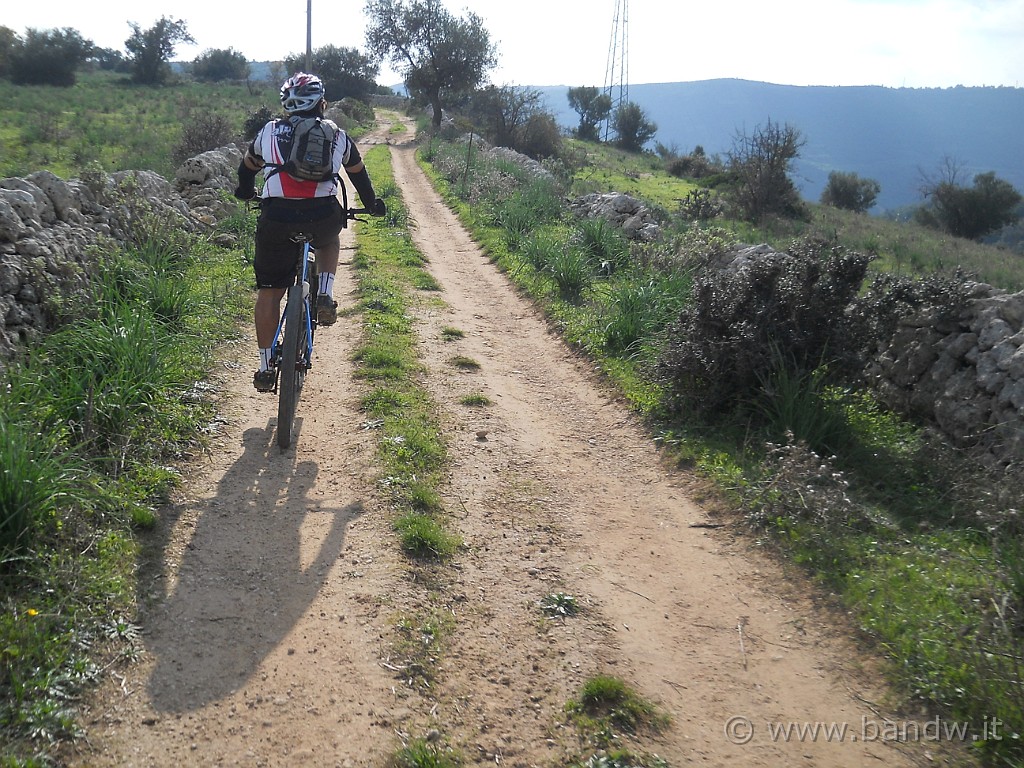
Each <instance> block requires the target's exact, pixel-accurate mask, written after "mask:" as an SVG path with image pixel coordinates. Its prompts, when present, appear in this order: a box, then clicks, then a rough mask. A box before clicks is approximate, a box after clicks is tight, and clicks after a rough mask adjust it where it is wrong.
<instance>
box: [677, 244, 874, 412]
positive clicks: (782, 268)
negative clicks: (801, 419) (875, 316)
mask: <svg viewBox="0 0 1024 768" xmlns="http://www.w3.org/2000/svg"><path fill="white" fill-rule="evenodd" d="M869 261H870V259H869V257H867V256H864V255H861V254H858V253H854V252H847V251H845V250H844V249H842V248H840V247H839V246H836V245H834V244H830V243H824V242H807V243H803V244H794V246H792V247H791V249H790V251H789V252H788V253H771V254H767V255H765V256H762V257H760V258H758V259H757V260H755V261H752V262H750V263H749V264H748V265H747V266H745V267H743V268H741V269H738V270H735V271H714V270H705V271H704V273H703V274H701V275H700V276H699V277H698V278H697V279H696V280H695V281H694V286H693V295H692V298H691V302H690V305H689V306H687V307H686V308H685V309H684V310H683V311H682V313H681V314H680V317H679V319H678V321H677V322H676V323H675V324H674V325H673V326H672V327H671V328H670V330H669V341H668V345H667V348H666V351H665V353H664V354H663V356H662V359H661V361H660V363H659V370H660V371H661V373H662V375H663V376H664V378H665V381H666V384H667V387H668V392H669V399H670V405H671V406H672V407H674V408H680V407H683V406H684V405H685V406H686V407H689V408H695V409H697V410H699V411H702V412H705V413H707V414H712V413H720V412H725V411H730V410H733V409H734V408H736V407H737V406H739V405H741V404H744V403H748V402H750V400H751V399H752V398H753V397H754V396H755V395H756V393H757V392H758V391H759V390H761V389H762V387H763V382H765V381H767V380H769V379H770V377H771V375H772V373H773V371H775V370H777V367H778V361H777V359H778V358H779V357H780V356H781V358H782V359H783V360H785V361H786V364H787V366H789V367H790V369H791V370H793V371H795V372H805V371H813V370H815V369H816V368H818V367H820V366H821V365H822V364H824V363H827V362H828V363H834V364H835V370H837V371H842V372H846V371H849V370H851V369H855V370H860V367H862V366H861V365H860V364H859V361H858V360H857V359H853V358H856V355H857V352H858V351H859V349H858V347H859V345H851V344H850V343H849V342H850V336H851V325H850V322H849V320H848V319H847V317H846V308H847V307H848V306H849V305H850V303H851V302H852V301H853V299H854V297H855V296H856V295H857V292H858V290H859V289H860V287H861V284H862V283H863V281H864V275H865V273H866V271H867V265H868V262H869Z"/></svg>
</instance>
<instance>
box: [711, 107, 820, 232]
mask: <svg viewBox="0 0 1024 768" xmlns="http://www.w3.org/2000/svg"><path fill="white" fill-rule="evenodd" d="M805 143H806V140H805V139H804V137H803V134H801V133H800V131H799V130H797V129H796V128H794V127H793V126H791V125H789V124H788V123H787V124H785V125H779V124H778V123H773V122H772V121H771V119H770V118H769V120H768V123H767V125H765V126H763V127H762V126H760V125H759V126H757V127H756V128H754V131H753V133H751V134H749V135H747V134H740V133H737V134H736V136H735V137H734V138H733V146H732V150H731V151H730V152H729V153H728V160H729V169H730V171H731V172H732V173H733V175H734V177H735V179H736V182H735V187H734V188H733V190H732V193H731V197H732V200H733V202H734V203H735V204H736V205H737V207H738V208H739V209H740V211H741V212H742V214H743V215H744V216H745V217H746V218H747V219H749V220H750V221H760V220H761V219H763V218H764V217H765V216H769V215H773V214H774V215H783V216H795V215H799V214H800V212H801V204H800V195H799V193H798V192H797V189H796V187H795V186H794V184H793V181H792V180H791V179H790V178H789V171H790V167H791V165H792V163H793V161H794V160H795V159H796V158H797V157H799V156H800V149H801V148H802V147H803V146H804V144H805Z"/></svg>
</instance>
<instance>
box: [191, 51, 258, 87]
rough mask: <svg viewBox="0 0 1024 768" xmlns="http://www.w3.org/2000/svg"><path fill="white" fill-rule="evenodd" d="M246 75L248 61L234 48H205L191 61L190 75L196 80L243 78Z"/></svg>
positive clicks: (247, 74)
mask: <svg viewBox="0 0 1024 768" xmlns="http://www.w3.org/2000/svg"><path fill="white" fill-rule="evenodd" d="M248 76H249V61H248V59H246V58H245V54H243V53H241V52H239V51H236V50H235V49H234V48H218V49H211V50H206V51H203V52H202V53H201V54H200V55H199V56H197V57H196V58H195V59H194V60H193V62H192V77H194V78H195V79H196V80H205V81H213V82H216V81H219V80H244V79H245V78H247V77H248Z"/></svg>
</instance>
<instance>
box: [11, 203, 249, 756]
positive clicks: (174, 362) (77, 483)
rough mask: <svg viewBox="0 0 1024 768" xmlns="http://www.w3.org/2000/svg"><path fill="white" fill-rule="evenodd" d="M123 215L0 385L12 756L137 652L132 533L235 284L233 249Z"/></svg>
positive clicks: (48, 740) (46, 740)
mask: <svg viewBox="0 0 1024 768" xmlns="http://www.w3.org/2000/svg"><path fill="white" fill-rule="evenodd" d="M236 225H238V226H241V225H242V224H241V223H240V222H228V223H226V225H225V226H226V227H233V226H236ZM134 226H135V232H134V236H133V240H134V243H135V244H134V245H132V246H130V247H127V248H125V249H114V248H98V249H97V250H96V251H95V252H94V254H93V255H94V261H95V264H96V275H95V278H94V280H93V281H92V283H91V285H92V286H93V288H92V294H91V295H90V296H88V297H85V298H84V299H83V300H82V301H81V302H69V303H65V304H63V305H61V304H59V303H54V305H53V307H52V309H53V311H55V312H58V313H59V319H58V329H57V331H56V332H55V333H53V334H51V335H50V336H48V337H47V338H45V339H44V340H43V341H42V342H41V343H40V344H38V345H37V346H36V348H34V349H33V350H32V351H31V352H30V353H28V354H26V355H25V356H24V357H23V358H21V359H20V360H17V361H15V362H14V363H13V364H12V365H11V366H10V367H9V368H8V369H7V370H6V371H5V373H4V376H3V378H4V381H3V384H4V386H3V388H2V389H0V424H2V425H3V426H2V427H0V468H2V472H0V478H2V480H0V521H2V522H0V742H2V743H3V745H4V746H3V748H2V750H0V760H4V761H12V764H16V763H17V761H18V760H20V759H25V758H28V757H29V756H30V755H34V756H36V758H37V759H39V760H42V761H45V759H46V755H47V752H48V750H49V749H50V745H52V744H56V743H57V742H59V741H61V740H65V739H68V738H71V737H73V736H74V735H75V734H76V733H77V727H76V725H75V721H74V715H73V706H74V702H75V700H76V697H77V695H78V694H79V693H80V692H81V691H82V689H83V688H84V687H85V686H87V685H88V684H89V683H90V682H91V681H93V680H94V679H95V678H96V675H97V674H98V672H99V668H100V664H101V663H102V662H103V661H104V660H105V659H114V658H117V657H119V656H132V655H134V654H135V653H136V652H137V651H138V647H137V640H138V637H137V630H136V628H135V627H134V626H133V625H132V623H131V622H132V618H133V616H134V615H135V606H134V599H135V598H134V595H135V563H136V557H137V555H138V553H139V543H138V541H137V532H138V530H139V529H140V528H146V527H148V526H150V525H152V524H153V522H154V520H155V510H156V508H157V507H159V506H160V505H161V504H163V503H165V502H166V500H167V497H168V493H169V491H170V489H171V488H173V487H174V486H175V485H176V484H177V482H178V475H177V473H176V472H175V471H174V470H173V469H172V468H170V465H171V464H172V463H173V462H175V461H176V460H178V459H180V458H182V456H183V455H184V454H185V453H190V452H192V451H194V450H195V447H196V443H197V442H198V440H199V435H200V434H201V433H202V431H203V429H204V427H205V426H206V424H207V423H208V421H209V419H210V417H211V415H212V405H211V404H210V403H209V402H207V401H206V400H205V399H204V398H203V396H202V394H201V393H202V392H203V391H204V388H203V387H202V386H201V385H199V384H197V382H201V381H202V380H203V379H204V378H205V377H206V375H207V370H208V368H209V355H208V352H209V350H210V349H211V348H212V345H213V344H214V342H216V341H218V340H220V339H222V338H223V336H224V334H225V333H230V332H231V330H232V327H233V321H234V320H238V319H240V318H241V316H242V310H243V305H244V302H245V300H246V297H247V291H246V290H245V287H244V286H245V285H246V283H245V274H244V273H245V268H244V263H243V262H242V260H241V259H239V258H238V256H237V254H232V253H228V252H225V251H221V250H218V249H215V248H213V247H211V246H210V245H208V244H207V243H205V242H203V241H200V240H197V239H193V238H191V237H189V236H186V235H185V234H183V233H181V232H179V231H178V230H176V229H174V227H173V225H172V224H171V223H170V222H167V221H160V220H157V219H156V218H154V217H153V216H152V215H151V214H146V213H145V212H144V211H142V210H138V211H137V216H136V217H135V219H134ZM5 764H6V763H5Z"/></svg>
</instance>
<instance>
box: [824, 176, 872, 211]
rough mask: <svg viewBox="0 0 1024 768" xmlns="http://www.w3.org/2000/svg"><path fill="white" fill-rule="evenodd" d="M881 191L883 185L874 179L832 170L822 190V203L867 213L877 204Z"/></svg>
mask: <svg viewBox="0 0 1024 768" xmlns="http://www.w3.org/2000/svg"><path fill="white" fill-rule="evenodd" d="M881 191H882V187H881V185H880V184H879V183H878V182H877V181H875V180H874V179H862V178H861V177H860V176H858V175H857V174H856V173H844V172H843V171H832V172H831V173H830V174H829V175H828V184H826V185H825V189H824V190H822V192H821V204H822V205H830V206H832V207H833V208H843V209H845V210H847V211H856V212H857V213H865V212H866V211H867V210H868V209H869V208H871V207H872V206H873V205H874V204H875V202H876V201H877V199H878V193H879V192H881Z"/></svg>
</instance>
